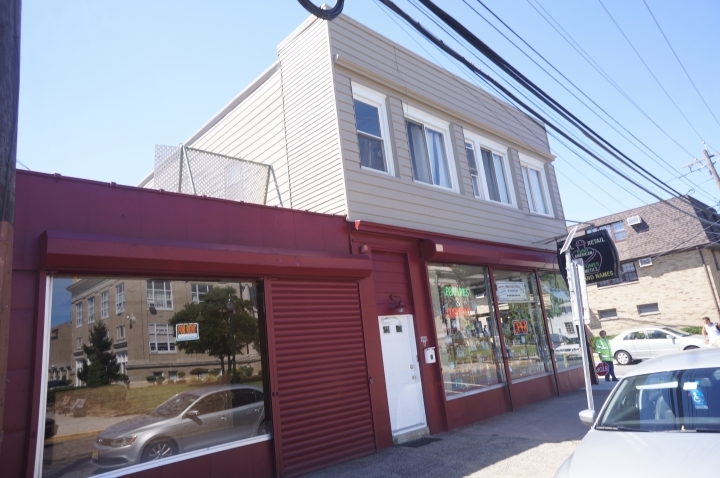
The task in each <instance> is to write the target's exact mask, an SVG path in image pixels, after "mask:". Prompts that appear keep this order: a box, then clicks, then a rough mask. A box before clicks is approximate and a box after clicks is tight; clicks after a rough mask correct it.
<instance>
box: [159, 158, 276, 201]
mask: <svg viewBox="0 0 720 478" xmlns="http://www.w3.org/2000/svg"><path fill="white" fill-rule="evenodd" d="M153 189H163V190H165V191H173V192H179V193H185V194H195V195H197V196H208V197H214V198H221V199H229V200H231V201H244V202H248V203H254V204H275V205H279V206H281V207H282V206H283V203H282V198H281V197H280V190H279V189H278V185H277V179H276V178H275V171H274V170H273V168H272V166H269V165H267V164H260V163H255V162H253V161H247V160H244V159H240V158H233V157H232V156H225V155H222V154H217V153H211V152H208V151H202V150H199V149H194V148H188V147H187V146H183V145H180V146H162V145H156V146H155V171H154V176H153Z"/></svg>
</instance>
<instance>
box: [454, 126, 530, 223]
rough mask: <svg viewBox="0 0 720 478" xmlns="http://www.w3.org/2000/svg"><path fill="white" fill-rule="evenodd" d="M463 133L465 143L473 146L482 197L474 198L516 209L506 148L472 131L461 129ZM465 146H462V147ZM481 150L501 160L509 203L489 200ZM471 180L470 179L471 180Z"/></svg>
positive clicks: (513, 185)
mask: <svg viewBox="0 0 720 478" xmlns="http://www.w3.org/2000/svg"><path fill="white" fill-rule="evenodd" d="M463 133H464V135H465V141H466V142H468V143H471V144H472V145H473V150H474V151H475V163H476V166H477V168H478V170H477V171H478V176H479V178H480V186H481V191H480V192H481V194H482V196H475V197H476V198H478V199H482V200H483V201H486V202H489V203H490V204H499V205H501V206H505V207H511V208H514V209H517V198H516V197H515V184H514V183H513V175H512V173H511V171H510V158H508V148H507V147H505V146H503V145H502V144H500V143H497V142H495V141H493V140H491V139H488V138H486V137H484V136H481V135H479V134H477V133H473V132H472V131H467V130H465V129H464V128H463ZM464 146H465V145H464V144H463V147H464ZM481 149H486V150H488V151H490V152H491V153H493V154H497V155H498V156H500V157H501V158H503V167H504V168H505V182H506V184H505V187H506V188H507V189H508V198H509V199H510V202H509V203H506V202H502V201H495V200H493V199H490V194H489V193H488V183H487V177H486V176H485V167H484V165H483V164H482V160H483V159H482V153H481V151H480V150H481ZM471 179H472V178H471Z"/></svg>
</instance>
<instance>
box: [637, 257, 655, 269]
mask: <svg viewBox="0 0 720 478" xmlns="http://www.w3.org/2000/svg"><path fill="white" fill-rule="evenodd" d="M638 264H640V267H648V266H651V265H652V257H643V258H642V259H640V260H639V261H638Z"/></svg>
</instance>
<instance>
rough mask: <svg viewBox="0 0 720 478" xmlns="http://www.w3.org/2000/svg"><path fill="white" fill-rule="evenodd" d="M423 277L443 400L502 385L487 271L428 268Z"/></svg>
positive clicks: (450, 266) (440, 266)
mask: <svg viewBox="0 0 720 478" xmlns="http://www.w3.org/2000/svg"><path fill="white" fill-rule="evenodd" d="M428 275H429V277H430V291H431V296H432V304H433V315H434V319H435V328H436V331H437V337H438V356H439V360H440V364H441V365H442V374H443V382H444V386H445V396H446V397H447V398H453V397H457V396H461V395H463V394H467V393H472V392H478V391H482V390H486V389H488V387H494V386H497V385H498V384H502V383H505V370H504V368H503V361H502V350H501V349H500V336H499V334H498V328H497V321H496V319H495V311H494V308H493V303H492V294H491V292H490V281H489V277H488V270H487V268H485V267H478V266H466V265H457V264H429V265H428Z"/></svg>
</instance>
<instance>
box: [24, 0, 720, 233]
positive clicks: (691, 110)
mask: <svg viewBox="0 0 720 478" xmlns="http://www.w3.org/2000/svg"><path fill="white" fill-rule="evenodd" d="M466 1H467V3H469V4H470V5H473V6H474V7H475V8H476V9H478V11H481V12H482V13H483V14H485V15H486V16H488V17H489V15H488V14H487V12H486V11H485V10H484V9H483V8H482V6H481V5H480V4H478V3H477V1H476V0H466ZM483 1H484V3H485V4H486V5H487V6H488V7H490V8H491V9H492V10H493V11H495V13H496V14H497V15H498V16H499V17H500V18H502V19H503V20H504V21H505V22H506V23H508V24H509V25H510V26H511V27H512V28H513V29H514V30H515V31H516V32H518V33H519V34H520V35H522V36H523V37H524V38H525V40H527V41H528V43H530V44H531V45H532V46H533V47H534V48H535V49H537V50H538V51H539V52H540V53H541V54H542V55H543V56H545V58H547V59H548V60H550V61H551V62H552V63H553V64H554V65H555V67H556V68H558V69H559V70H560V71H561V72H562V73H563V74H564V75H566V76H567V77H568V78H569V79H570V80H572V81H573V82H574V83H575V84H576V85H577V86H579V87H580V88H581V89H582V90H583V91H584V92H585V93H586V94H587V95H588V96H590V97H591V98H592V99H593V100H594V101H595V102H596V103H598V104H599V105H600V106H601V107H602V108H603V109H604V110H606V111H607V112H608V113H610V115H612V116H613V117H614V118H615V120H617V121H618V122H619V123H620V124H621V125H622V126H623V127H624V128H626V129H627V130H628V131H630V132H631V133H632V134H633V135H635V136H637V137H638V138H639V139H640V140H642V141H643V142H644V143H645V144H646V145H648V146H649V147H650V148H651V149H652V150H654V152H655V153H657V154H658V155H659V156H660V157H661V158H662V159H663V160H664V161H666V162H667V163H668V165H669V166H666V167H667V169H668V170H665V169H663V168H662V167H661V166H658V164H657V163H656V162H653V161H651V160H650V159H649V158H648V156H646V155H645V154H643V153H641V152H640V151H639V150H638V149H637V148H636V147H634V146H632V145H631V144H630V143H629V142H628V141H626V140H625V139H623V138H622V137H621V136H620V135H618V134H617V133H616V132H615V131H613V130H612V129H611V128H610V127H609V126H608V125H606V124H605V123H603V122H602V121H601V120H599V119H598V118H597V116H595V115H594V114H592V113H591V111H590V110H589V109H588V108H586V107H584V106H582V105H581V104H580V103H579V102H578V101H577V100H576V99H574V98H573V97H572V96H570V95H569V94H568V93H567V92H566V91H565V90H563V89H562V88H561V87H560V86H558V84H557V83H555V82H554V81H553V80H552V79H551V78H550V77H549V76H548V75H546V74H545V73H544V72H542V70H540V69H539V68H538V67H537V66H535V65H534V64H532V63H531V62H530V61H529V60H528V59H527V58H526V57H524V56H523V55H522V54H521V53H519V52H518V50H517V49H515V47H514V46H512V45H511V44H510V43H509V42H508V41H507V40H505V39H504V38H502V37H501V36H500V35H499V34H497V33H496V32H495V31H494V30H493V29H492V28H491V27H490V26H488V24H487V23H485V21H484V20H482V19H481V18H480V17H478V16H476V14H475V13H474V12H473V11H472V10H470V8H469V7H468V6H467V5H466V4H465V3H464V2H463V0H437V3H439V4H440V5H441V6H443V7H444V8H445V9H447V10H448V11H449V12H451V13H452V14H453V15H455V16H456V18H458V19H460V20H461V21H462V22H463V23H464V24H465V25H466V26H467V27H468V28H470V29H471V30H472V31H473V32H474V33H475V34H476V35H477V36H479V37H480V38H481V39H482V40H483V41H485V42H486V43H488V44H489V45H490V46H491V47H492V48H494V49H495V50H496V51H497V52H498V53H500V54H501V55H502V56H504V57H505V58H506V59H507V60H508V61H510V63H512V64H513V65H515V66H516V67H517V68H518V69H519V70H520V71H522V72H523V73H525V74H526V76H528V77H530V79H531V80H532V81H534V82H535V83H537V84H538V85H539V86H541V87H542V88H544V89H545V90H546V91H547V92H549V93H550V94H551V95H553V96H554V97H555V98H556V99H558V100H559V101H560V102H561V103H563V104H564V105H565V106H567V107H568V108H569V109H570V110H571V111H573V112H574V113H575V114H576V115H578V116H579V117H580V118H581V119H582V120H583V121H585V122H586V123H587V124H589V125H591V126H592V127H593V128H595V129H596V130H597V131H599V132H600V133H601V134H603V135H605V136H606V137H607V138H608V139H609V140H610V141H611V142H613V143H614V144H615V145H616V146H617V147H619V148H620V149H621V150H622V151H623V152H625V153H626V154H628V156H630V157H632V158H633V159H635V160H637V161H638V162H639V163H641V164H642V165H644V166H645V167H646V168H647V169H649V170H651V171H652V172H653V173H655V174H656V175H657V176H659V177H660V178H662V179H663V180H666V181H668V182H669V184H670V185H672V186H673V187H675V188H676V189H677V190H678V191H679V192H681V193H686V192H688V191H689V190H690V189H691V188H694V189H695V191H696V193H695V194H694V195H695V196H696V197H697V198H698V199H700V200H703V201H705V202H707V203H709V204H711V205H712V204H715V203H716V202H717V201H718V200H719V199H720V191H718V190H717V189H716V188H715V186H714V184H713V182H712V181H711V180H709V179H710V177H709V175H708V173H707V171H701V172H695V173H692V174H691V175H689V176H688V177H687V179H689V181H691V182H692V184H690V183H687V182H683V181H681V180H678V179H673V177H675V176H679V175H681V174H685V173H687V172H688V171H687V170H683V169H682V166H683V165H684V164H686V163H688V162H690V161H692V159H693V156H696V157H700V155H701V148H702V144H701V138H702V139H704V140H705V141H706V142H707V143H708V144H709V145H711V147H712V146H715V147H717V148H718V149H720V125H719V124H718V123H717V122H716V121H715V120H714V119H713V117H712V116H711V114H710V113H709V112H708V110H707V108H706V107H705V105H704V104H703V103H702V101H701V99H700V97H699V96H698V94H697V93H696V92H695V90H694V89H693V87H692V85H691V83H690V82H689V80H688V79H687V77H686V76H685V74H684V73H683V71H682V69H681V67H680V65H679V64H678V62H677V60H676V59H675V57H674V56H673V54H672V52H671V50H670V49H669V47H668V46H667V44H666V43H665V40H664V39H663V37H662V35H661V33H660V31H659V30H658V28H657V26H656V25H655V23H654V22H653V19H652V17H651V16H650V14H649V13H648V10H647V8H646V6H645V4H644V3H643V0H602V2H603V3H604V5H605V6H606V7H607V9H608V10H609V11H610V13H611V14H612V15H613V17H614V18H615V20H616V21H617V22H618V24H619V25H620V27H622V29H623V30H624V31H625V33H626V34H627V36H628V38H629V39H630V41H631V42H632V43H633V44H634V45H635V47H636V48H637V50H638V52H639V53H640V55H642V57H643V59H644V60H645V62H646V63H647V64H648V66H649V67H650V69H651V70H652V72H653V73H654V74H655V75H656V76H657V78H658V79H659V81H660V83H661V84H662V86H663V87H664V88H665V89H666V90H667V92H668V93H669V95H670V97H671V98H672V100H673V101H675V103H677V105H678V106H679V108H680V110H681V111H682V113H683V114H684V115H685V116H686V117H687V118H688V120H689V122H690V123H692V125H693V126H694V128H695V129H697V131H698V133H699V134H698V133H695V132H694V131H693V129H692V128H691V126H689V125H688V122H687V121H686V120H685V119H684V118H683V116H682V115H681V113H680V112H678V110H677V109H676V108H675V106H673V104H672V102H671V101H670V100H669V99H668V98H667V97H666V96H665V93H663V91H662V89H661V88H660V87H659V86H658V85H657V83H655V80H654V79H653V78H652V76H651V75H650V73H648V71H647V70H646V69H645V67H644V66H643V64H642V63H641V62H640V60H639V59H638V58H637V56H636V55H635V53H634V52H633V50H632V49H631V48H630V46H629V45H628V44H627V42H626V40H625V39H624V38H623V37H622V35H621V33H620V31H619V30H618V28H617V27H616V26H615V25H614V24H613V22H612V20H611V19H610V17H609V16H608V14H607V13H606V12H605V10H604V9H603V7H602V5H601V3H600V1H599V0H585V1H582V2H570V1H567V0H564V1H563V0H483ZM645 1H646V2H647V5H649V7H650V9H651V10H652V12H653V13H654V14H655V17H656V19H657V21H658V22H659V24H660V26H661V27H662V28H663V30H664V32H665V34H666V35H667V37H668V39H669V40H670V43H671V44H672V46H673V48H674V49H675V51H676V53H677V54H678V56H679V57H680V60H681V61H682V62H683V64H684V65H685V67H686V69H687V71H688V73H689V74H690V76H691V78H692V80H693V81H694V82H695V84H696V85H697V88H698V89H699V91H700V93H701V94H702V95H703V96H704V98H705V99H706V101H707V103H708V104H709V106H710V108H711V110H712V112H713V113H714V114H715V116H717V117H718V118H720V88H718V87H717V86H716V83H717V81H718V78H720V64H719V63H718V50H719V49H718V47H719V46H720V45H719V44H718V43H719V42H718V33H717V29H718V19H719V18H720V2H717V1H713V0H688V1H684V2H677V1H670V0H645ZM317 3H320V1H319V0H318V2H317ZM396 3H397V4H398V5H400V6H401V7H402V8H403V9H405V10H406V11H408V12H409V13H410V14H411V15H412V16H413V17H415V18H417V19H419V20H420V21H421V22H422V23H423V25H427V26H430V27H432V29H433V30H435V31H437V28H435V27H434V25H432V24H431V23H430V21H429V20H428V19H427V18H426V17H424V16H423V15H422V13H420V12H419V11H418V10H417V9H416V8H415V7H414V6H413V4H412V0H396ZM532 5H535V7H536V8H537V9H538V10H540V11H542V10H541V9H540V6H542V7H543V8H544V9H545V10H546V11H547V12H549V13H550V14H551V15H552V16H553V17H554V18H555V20H557V22H558V23H559V24H560V25H561V26H562V28H564V29H565V30H566V31H567V32H568V33H569V34H570V35H571V36H572V37H573V38H574V39H575V40H576V41H577V43H578V44H579V45H580V46H581V47H582V48H583V49H584V50H585V51H586V52H587V53H588V54H589V55H590V56H591V57H592V59H593V60H594V61H595V62H597V64H598V65H599V66H600V67H601V68H602V69H603V70H604V71H605V72H606V73H607V74H608V75H609V76H610V77H611V78H612V80H613V81H615V82H616V83H617V84H618V85H619V86H620V87H621V88H622V89H623V90H624V91H625V93H626V94H627V95H628V96H629V97H630V98H631V99H632V101H634V102H635V103H636V104H637V105H639V107H640V108H642V109H643V110H644V111H645V112H646V113H647V115H648V116H650V118H652V120H653V121H655V122H656V123H657V124H658V125H659V126H660V127H661V128H662V129H664V130H665V132H666V133H667V135H669V136H670V137H671V138H672V139H670V138H668V136H666V135H665V134H664V133H662V132H660V130H659V129H658V128H657V127H656V126H654V125H653V124H652V123H651V122H650V121H649V120H648V119H647V118H646V117H645V116H643V114H642V113H640V112H639V111H638V109H636V108H635V107H634V106H633V105H632V104H631V103H630V102H629V101H628V100H627V99H625V98H624V97H623V96H622V95H621V94H620V93H618V92H617V90H616V89H614V88H613V87H612V86H610V84H609V82H608V81H606V80H605V79H604V78H603V77H602V76H600V74H598V73H597V72H596V71H595V70H594V69H593V68H592V67H591V66H590V65H589V64H588V63H587V62H585V61H584V60H583V59H582V58H581V57H580V56H579V54H578V53H577V52H576V51H575V50H573V49H572V48H571V47H570V46H569V45H568V44H567V43H566V42H565V41H564V40H563V39H562V38H561V37H560V36H559V35H558V33H557V32H556V31H555V30H553V29H552V28H551V26H550V25H549V24H548V23H546V21H545V20H543V18H542V17H541V16H539V14H538V12H537V11H536V10H535V9H534V8H533V6H532ZM345 12H346V13H347V14H348V15H350V16H352V17H353V18H355V19H356V20H358V21H360V22H362V23H364V24H366V25H368V26H369V27H370V28H373V29H374V30H376V31H379V32H381V33H382V34H384V35H386V36H388V37H390V38H391V39H393V40H395V41H396V42H398V43H400V44H402V45H404V46H406V47H408V48H410V49H412V50H414V51H416V52H417V53H419V54H421V55H423V56H425V57H427V58H429V59H430V60H431V61H436V62H437V63H440V64H441V65H442V66H444V67H446V68H448V69H450V70H452V71H454V72H456V73H458V74H460V75H461V76H463V77H466V78H467V77H468V73H467V72H466V71H463V70H461V69H459V68H457V67H456V66H455V65H454V64H453V63H452V62H451V61H450V60H448V59H447V58H446V57H444V56H443V55H442V54H441V53H440V52H438V51H437V50H436V49H434V47H432V46H430V45H429V44H428V43H427V42H425V41H424V40H423V39H420V38H419V37H417V36H415V35H411V34H409V33H408V32H409V28H408V27H406V26H404V25H403V27H404V29H403V28H400V27H399V26H398V24H397V23H395V21H393V20H392V19H391V18H390V16H389V15H392V14H390V13H389V12H388V13H387V14H386V13H385V11H384V9H382V8H381V7H379V6H378V4H376V3H375V2H374V1H372V0H346V8H345ZM308 15H309V14H308V13H307V12H306V11H305V10H304V9H303V8H302V7H301V6H300V5H299V4H298V2H297V1H296V0H275V1H267V0H265V1H248V0H239V1H238V0H235V1H219V0H218V1H212V0H209V1H204V2H199V1H194V2H190V1H184V0H175V1H150V2H147V1H146V2H140V1H135V0H123V1H120V0H105V1H102V2H98V1H96V0H93V1H90V0H74V1H73V0H68V1H63V2H47V1H43V2H40V1H38V0H25V1H24V2H23V24H22V59H21V61H22V66H21V90H20V128H19V141H18V143H19V144H18V160H19V161H20V162H22V163H23V164H24V165H26V166H27V167H29V168H30V169H32V170H35V171H43V172H58V173H61V174H63V175H66V176H76V177H83V178H89V179H96V180H100V181H115V182H118V183H121V184H131V185H132V184H137V183H138V182H139V181H140V180H141V179H142V178H143V177H144V176H145V175H146V174H147V173H148V172H150V171H151V170H152V167H153V154H154V145H155V144H178V143H181V142H183V141H184V140H186V139H187V138H189V137H190V136H191V135H192V133H194V132H195V131H196V130H197V129H198V128H199V127H200V126H202V125H203V124H204V123H205V122H206V121H207V120H208V119H209V118H210V117H211V116H212V115H213V114H214V113H216V112H217V111H218V110H219V109H220V108H222V106H224V105H225V104H226V103H227V102H228V101H230V99H232V98H233V97H234V96H235V95H236V94H237V93H238V92H239V91H240V90H242V88H243V87H244V86H245V85H247V84H248V83H249V82H250V81H252V79H253V78H255V77H256V76H257V75H258V74H259V73H261V72H262V71H263V70H264V69H265V68H267V67H268V66H269V65H270V64H271V63H272V62H273V61H274V60H275V58H276V46H277V44H278V43H279V42H280V41H281V40H282V39H283V38H285V37H286V36H287V35H288V34H289V33H290V32H292V31H293V30H294V29H295V28H296V27H297V26H298V25H299V24H300V23H301V22H302V21H303V20H304V19H305V18H307V16H308ZM396 21H397V22H398V23H401V22H400V21H399V20H396ZM505 32H506V33H508V32H507V31H505ZM508 34H509V33H508ZM442 36H443V38H446V39H447V36H446V35H445V34H442ZM448 41H449V43H451V44H452V45H453V46H457V45H456V44H454V43H453V41H452V40H448ZM458 49H459V50H460V51H461V52H463V53H464V54H465V55H466V56H468V57H469V56H470V55H469V53H468V52H467V50H465V49H463V48H460V47H458ZM426 50H427V51H426ZM475 63H476V64H477V65H478V66H480V67H481V68H483V69H484V70H487V68H485V66H483V65H482V64H481V63H480V62H479V61H477V60H475ZM492 74H493V75H494V76H495V74H494V73H492ZM556 76H557V75H556ZM566 84H567V83H566ZM594 109H595V110H597V109H596V108H594ZM608 121H610V122H611V123H612V124H613V125H614V126H616V127H618V126H617V125H616V124H615V123H614V122H613V121H612V120H608ZM623 134H625V135H627V133H624V132H623ZM675 142H677V143H679V146H678V145H676V144H675ZM551 145H552V147H553V151H554V152H555V154H557V155H558V156H559V157H558V159H557V160H556V162H555V166H556V169H557V171H558V173H559V174H558V179H559V182H560V188H561V193H562V196H563V203H564V206H565V213H566V217H567V218H568V219H575V220H587V219H591V218H595V217H599V216H603V215H607V214H609V213H610V212H618V211H622V210H625V209H628V208H631V207H635V206H639V205H642V204H644V203H645V202H653V201H654V200H653V199H652V198H650V197H649V196H648V195H646V194H644V193H640V192H637V191H636V190H634V189H633V187H632V186H626V187H627V188H628V189H631V190H632V191H633V192H634V193H635V195H637V196H639V199H638V198H636V197H634V196H633V195H631V194H629V193H628V192H626V191H625V190H624V189H621V188H620V187H618V186H617V185H616V184H615V183H614V182H612V181H610V180H608V179H607V178H605V177H603V176H601V175H599V174H598V173H597V172H596V171H595V170H594V169H592V168H591V167H590V166H588V165H587V164H586V163H584V162H583V161H582V160H581V159H579V158H578V157H577V156H576V155H574V154H573V153H572V152H570V151H568V150H567V149H566V148H565V147H564V146H563V145H562V144H560V143H558V142H557V141H555V140H554V139H551ZM685 150H687V151H685ZM711 152H714V150H713V149H712V148H711ZM650 154H651V155H652V153H650ZM18 167H19V168H22V166H20V165H18ZM616 181H618V182H620V181H621V180H617V179H616Z"/></svg>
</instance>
